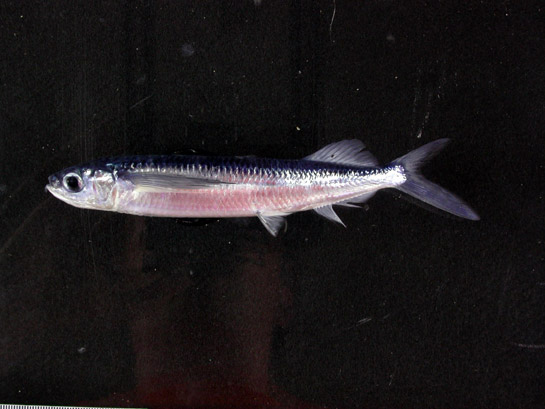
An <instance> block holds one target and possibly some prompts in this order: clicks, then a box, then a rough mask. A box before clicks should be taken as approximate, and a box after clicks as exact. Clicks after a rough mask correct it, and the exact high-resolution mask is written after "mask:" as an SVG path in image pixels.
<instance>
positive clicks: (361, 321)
mask: <svg viewBox="0 0 545 409" xmlns="http://www.w3.org/2000/svg"><path fill="white" fill-rule="evenodd" d="M372 319H373V318H372V317H365V318H362V319H361V320H359V321H358V322H357V323H356V325H355V327H357V326H359V325H363V324H366V323H368V322H369V321H371V320H372Z"/></svg>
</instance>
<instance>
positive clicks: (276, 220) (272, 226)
mask: <svg viewBox="0 0 545 409" xmlns="http://www.w3.org/2000/svg"><path fill="white" fill-rule="evenodd" d="M256 216H257V217H258V218H259V220H261V223H263V226H265V228H266V229H267V231H268V232H269V233H271V234H272V235H273V236H274V237H276V236H278V232H279V231H280V230H281V229H282V228H287V225H288V224H287V221H286V218H285V217H284V216H265V215H264V214H263V213H260V212H257V214H256Z"/></svg>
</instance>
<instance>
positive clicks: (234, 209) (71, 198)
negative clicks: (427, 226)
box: [46, 139, 479, 236]
mask: <svg viewBox="0 0 545 409" xmlns="http://www.w3.org/2000/svg"><path fill="white" fill-rule="evenodd" d="M447 143H448V139H439V140H436V141H434V142H431V143H428V144H427V145H424V146H422V147H420V148H418V149H416V150H414V151H412V152H410V153H408V154H406V155H404V156H402V157H400V158H398V159H396V160H394V161H393V162H391V163H390V164H389V165H386V166H384V167H381V166H379V164H378V161H377V160H376V159H375V157H374V156H373V155H372V154H371V153H369V151H367V150H365V146H364V145H363V143H362V142H360V141H358V140H355V139H354V140H345V141H340V142H336V143H332V144H330V145H327V146H326V147H324V148H322V149H320V150H319V151H317V152H315V153H313V154H311V155H309V156H306V157H305V158H303V159H298V160H278V159H264V158H256V157H252V156H247V157H213V156H196V155H154V156H132V157H117V158H107V159H100V160H96V161H93V162H89V163H86V164H82V165H79V166H73V167H70V168H67V169H64V170H62V171H60V172H58V173H55V174H53V175H51V176H50V177H49V184H48V185H47V186H46V188H47V190H49V191H50V192H51V193H52V194H53V195H54V196H55V197H57V198H59V199H60V200H63V201H64V202H66V203H68V204H71V205H73V206H76V207H82V208H86V209H97V210H107V211H113V212H119V213H128V214H135V215H142V216H158V217H186V218H206V217H213V218H222V217H258V218H259V220H260V221H261V222H262V223H263V225H264V226H265V227H266V229H267V230H268V231H269V232H270V233H271V234H272V235H274V236H276V235H277V234H278V232H279V231H280V230H281V229H283V228H285V226H286V220H285V217H286V216H287V215H289V214H291V213H295V212H300V211H305V210H314V211H315V212H316V213H318V214H320V215H321V216H324V217H325V218H327V219H329V220H332V221H335V222H337V223H340V224H342V225H343V226H344V223H343V222H342V220H341V219H340V218H339V216H338V215H337V214H336V213H335V210H334V209H333V205H340V206H348V207H357V205H358V204H360V203H363V202H365V201H367V200H368V199H370V198H371V197H372V196H373V195H374V194H375V193H376V192H377V191H378V190H380V189H386V188H395V189H398V190H400V191H402V192H405V193H407V194H409V195H411V196H414V197H415V198H417V199H419V200H421V201H423V202H425V203H428V204H430V205H432V206H435V207H437V208H439V209H441V210H444V211H446V212H449V213H452V214H454V215H456V216H459V217H462V218H466V219H470V220H478V219H479V216H478V215H477V214H476V213H475V212H474V211H473V210H472V209H471V208H470V207H469V206H468V205H467V204H466V203H464V201H463V200H462V199H460V198H458V197H457V196H455V195H454V194H452V193H450V192H448V191H447V190H445V189H443V188H442V187H440V186H438V185H436V184H434V183H432V182H430V181H428V180H426V179H425V178H424V177H423V176H422V175H421V174H420V172H419V169H420V167H421V166H422V165H423V164H424V163H425V162H426V161H427V160H428V159H430V158H432V157H433V156H435V155H436V154H437V153H438V152H439V151H440V150H441V149H443V148H444V147H445V145H446V144H447Z"/></svg>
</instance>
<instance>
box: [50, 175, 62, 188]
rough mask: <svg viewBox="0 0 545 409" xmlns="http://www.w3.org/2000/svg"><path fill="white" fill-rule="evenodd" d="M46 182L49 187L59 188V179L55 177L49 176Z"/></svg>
mask: <svg viewBox="0 0 545 409" xmlns="http://www.w3.org/2000/svg"><path fill="white" fill-rule="evenodd" d="M48 181H49V185H50V186H51V187H59V186H60V184H61V181H60V180H59V178H58V177H57V176H55V175H51V176H49V178H48Z"/></svg>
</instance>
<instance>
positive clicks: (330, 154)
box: [303, 139, 378, 167]
mask: <svg viewBox="0 0 545 409" xmlns="http://www.w3.org/2000/svg"><path fill="white" fill-rule="evenodd" d="M364 149H365V145H364V144H363V142H362V141H360V140H358V139H347V140H344V141H340V142H335V143H332V144H329V145H327V146H324V147H323V148H322V149H320V150H319V151H316V152H314V153H313V154H311V155H308V156H305V157H304V158H303V159H305V160H312V161H316V162H330V163H339V164H343V165H354V166H370V167H371V166H378V161H377V160H376V159H375V157H374V156H373V155H372V154H371V153H370V152H369V151H366V150H364Z"/></svg>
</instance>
